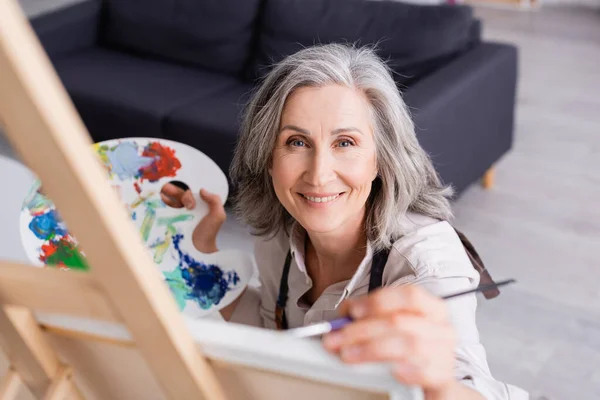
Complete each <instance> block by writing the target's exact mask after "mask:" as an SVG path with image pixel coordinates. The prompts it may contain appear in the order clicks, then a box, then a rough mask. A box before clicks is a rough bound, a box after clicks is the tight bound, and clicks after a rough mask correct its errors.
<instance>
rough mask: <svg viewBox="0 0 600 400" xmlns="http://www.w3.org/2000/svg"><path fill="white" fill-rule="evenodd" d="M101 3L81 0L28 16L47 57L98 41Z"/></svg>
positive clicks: (81, 48) (56, 55) (59, 54)
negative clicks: (44, 12)
mask: <svg viewBox="0 0 600 400" xmlns="http://www.w3.org/2000/svg"><path fill="white" fill-rule="evenodd" d="M101 8H102V4H101V2H100V0H84V1H81V2H78V3H75V4H73V5H70V6H67V7H61V8H59V9H57V10H54V11H51V12H49V13H46V14H42V15H38V16H36V17H34V18H32V19H31V20H30V23H31V26H32V28H33V29H34V31H35V33H36V34H37V36H38V39H39V40H40V42H41V44H42V46H43V47H44V49H45V50H46V53H48V56H49V57H50V58H51V59H54V58H58V57H60V56H63V55H66V54H69V53H73V52H77V51H80V50H83V49H85V48H88V47H93V46H94V45H95V44H96V43H97V41H98V29H99V25H100V24H99V22H100V12H101Z"/></svg>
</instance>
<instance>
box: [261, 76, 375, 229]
mask: <svg viewBox="0 0 600 400" xmlns="http://www.w3.org/2000/svg"><path fill="white" fill-rule="evenodd" d="M269 172H270V174H271V177H272V179H273V186H274V188H275V193H276V194H277V197H278V198H279V201H280V202H281V203H282V204H283V206H284V207H285V208H286V210H287V211H288V212H289V213H290V214H291V215H292V216H293V217H294V218H295V219H296V220H297V221H298V222H299V223H300V224H301V225H302V226H303V227H304V229H306V230H307V231H308V232H314V233H328V232H334V231H336V230H343V229H344V227H346V226H348V227H350V226H351V225H352V226H353V224H355V223H360V222H362V219H363V216H364V212H365V204H366V201H367V199H368V197H369V193H370V191H371V183H372V181H373V180H374V179H375V177H376V176H377V161H376V152H375V141H374V138H373V129H372V126H371V117H370V113H369V105H368V103H367V99H366V98H365V96H364V95H363V94H362V92H359V91H356V90H354V89H350V88H347V87H344V86H338V85H328V86H324V87H319V88H301V89H298V90H296V91H294V92H293V93H292V94H291V95H290V96H289V97H288V99H287V101H286V103H285V106H284V110H283V114H282V116H281V125H280V126H279V135H278V137H277V141H276V144H275V148H274V150H273V163H272V166H271V169H270V170H269Z"/></svg>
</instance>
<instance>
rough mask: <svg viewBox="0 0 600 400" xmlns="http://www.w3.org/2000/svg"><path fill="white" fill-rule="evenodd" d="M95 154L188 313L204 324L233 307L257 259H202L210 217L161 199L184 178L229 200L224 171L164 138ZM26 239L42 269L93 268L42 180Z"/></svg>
mask: <svg viewBox="0 0 600 400" xmlns="http://www.w3.org/2000/svg"><path fill="white" fill-rule="evenodd" d="M93 151H94V153H95V154H96V155H97V157H98V160H99V162H100V164H101V165H102V167H103V168H104V169H105V171H106V175H107V177H108V180H109V183H110V185H111V187H112V188H113V190H114V191H115V193H116V194H117V196H118V197H119V199H120V200H121V202H122V204H123V206H124V207H125V209H126V212H127V215H129V216H130V219H131V221H132V223H133V224H134V226H135V227H136V229H137V232H138V234H139V235H140V238H141V240H142V242H143V243H144V244H145V246H146V248H147V249H148V251H149V253H150V255H151V257H152V259H153V261H154V264H155V265H156V267H157V268H158V269H159V270H160V271H161V273H162V274H163V276H164V278H165V281H166V283H167V284H168V286H169V288H170V290H171V292H172V293H173V295H174V297H175V299H176V300H177V303H178V305H179V307H180V309H181V310H182V311H183V312H184V313H186V314H187V315H189V316H192V317H195V318H197V317H202V316H204V315H208V314H210V313H212V312H213V311H214V310H215V309H219V308H222V307H224V306H226V305H227V304H229V303H230V302H231V301H233V299H234V298H235V293H236V292H232V291H233V290H238V289H240V288H241V287H243V286H244V285H246V284H247V282H248V280H249V279H250V276H251V274H252V260H251V259H249V258H248V257H247V256H246V255H240V254H238V253H241V252H237V253H236V252H235V251H225V252H219V253H218V254H215V255H212V254H211V255H206V254H202V253H199V252H197V250H196V249H195V248H194V247H193V243H192V241H191V237H192V231H193V229H194V226H195V225H196V224H197V221H198V220H199V218H202V217H203V216H204V215H206V214H205V213H206V210H205V209H204V208H202V207H198V208H197V209H194V210H187V209H185V208H181V209H177V208H172V207H168V206H167V205H166V204H165V203H164V202H163V201H162V198H161V196H160V191H161V188H162V187H163V185H164V184H165V183H167V182H169V181H171V180H173V178H176V179H177V180H179V181H181V182H186V183H188V184H189V185H190V187H194V188H199V187H204V188H206V189H207V190H209V191H212V192H213V193H217V194H219V196H220V197H221V198H222V199H226V198H227V194H228V185H227V178H226V176H225V174H223V172H222V171H221V170H220V169H219V168H218V166H217V165H216V164H215V163H214V162H213V161H212V160H210V158H208V157H206V156H205V155H204V154H202V153H201V152H199V151H197V150H195V149H193V148H191V147H189V146H186V145H183V144H181V143H177V142H173V141H169V140H161V139H151V138H126V139H115V140H109V141H106V142H101V143H97V144H95V145H94V146H93ZM184 165H185V167H184ZM21 237H22V240H23V244H24V246H25V249H26V251H27V254H28V256H29V258H30V259H31V260H32V262H34V263H35V264H37V265H41V266H46V267H53V268H60V269H64V270H69V269H76V270H84V271H85V270H88V269H89V264H88V263H87V261H86V257H85V252H84V251H83V250H82V249H81V247H80V245H79V244H78V242H77V240H76V238H75V237H74V236H73V235H71V234H70V232H69V229H68V227H67V226H66V224H65V223H64V221H63V220H62V219H61V217H60V215H59V212H58V210H57V209H56V208H55V206H54V203H53V202H52V201H51V200H50V199H49V198H48V197H46V195H45V194H44V193H43V192H42V191H41V182H39V181H36V182H35V183H34V185H33V186H32V188H31V190H30V191H29V193H28V194H27V196H26V198H25V200H24V201H23V206H22V210H21ZM184 237H185V239H184ZM186 305H187V307H186Z"/></svg>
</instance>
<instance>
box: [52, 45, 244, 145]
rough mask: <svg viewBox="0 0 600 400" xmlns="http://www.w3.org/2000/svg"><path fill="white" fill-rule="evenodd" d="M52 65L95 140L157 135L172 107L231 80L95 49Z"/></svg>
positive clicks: (224, 85)
mask: <svg viewBox="0 0 600 400" xmlns="http://www.w3.org/2000/svg"><path fill="white" fill-rule="evenodd" d="M55 68H56V70H57V72H58V74H59V76H60V78H61V80H62V82H63V84H64V86H65V88H66V89H67V91H68V93H69V95H70V96H71V98H72V100H73V102H74V104H75V106H76V107H77V110H78V111H79V114H80V115H81V117H82V119H83V122H84V123H85V124H86V126H87V127H88V129H89V130H90V133H91V135H92V137H93V139H94V140H95V141H100V140H106V139H113V138H119V137H130V136H131V137H134V136H137V137H140V136H142V137H144V136H147V137H161V136H162V133H161V129H162V127H161V125H162V122H163V118H164V117H165V116H166V115H167V114H168V113H169V112H170V111H171V110H173V109H175V108H176V107H178V106H180V105H182V104H185V103H188V102H190V101H193V100H194V99H196V98H199V97H203V96H210V95H211V94H213V93H216V92H219V91H221V90H224V89H227V88H229V87H231V86H233V85H235V83H236V79H235V78H232V77H230V76H228V75H220V74H216V73H212V72H208V71H202V70H198V69H193V68H188V67H182V66H177V65H173V64H166V63H162V62H159V61H154V60H146V59H143V58H138V57H132V56H130V55H126V54H123V53H118V52H115V51H111V50H106V49H100V48H96V49H91V50H86V51H83V52H80V53H78V54H76V55H72V56H68V57H65V58H61V59H58V60H55Z"/></svg>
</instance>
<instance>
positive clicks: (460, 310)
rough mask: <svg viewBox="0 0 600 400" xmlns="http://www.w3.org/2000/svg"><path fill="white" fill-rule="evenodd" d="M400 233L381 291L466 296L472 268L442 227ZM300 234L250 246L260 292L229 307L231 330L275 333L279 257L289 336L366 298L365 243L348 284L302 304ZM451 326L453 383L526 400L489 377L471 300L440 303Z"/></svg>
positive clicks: (412, 226)
mask: <svg viewBox="0 0 600 400" xmlns="http://www.w3.org/2000/svg"><path fill="white" fill-rule="evenodd" d="M403 222H404V223H405V231H406V232H407V234H406V235H404V236H403V237H402V238H400V239H399V240H397V241H396V242H395V243H394V244H393V247H392V249H391V250H390V253H389V257H388V261H387V263H386V265H385V267H384V272H383V281H382V283H383V286H390V287H396V286H402V285H407V284H418V285H421V286H422V287H424V288H425V289H427V290H428V291H430V292H431V293H433V294H434V295H437V296H443V295H446V294H450V293H454V292H458V291H461V290H466V289H470V288H474V287H476V286H477V285H478V284H479V274H478V272H477V271H476V270H475V269H474V268H473V266H472V264H471V262H470V260H469V258H468V256H467V254H466V252H465V250H464V248H463V246H462V243H461V241H460V239H459V237H458V235H457V234H456V232H455V231H454V229H453V228H452V226H451V225H450V224H449V223H448V222H445V221H438V220H435V219H432V218H429V217H425V216H422V215H418V214H411V213H409V214H408V215H406V216H405V217H404V220H403ZM305 238H306V234H305V232H304V230H303V229H302V228H301V227H300V226H299V225H297V224H296V225H295V226H294V228H293V229H292V232H291V235H290V236H288V235H287V234H286V233H285V232H283V231H281V232H280V233H279V234H278V235H276V236H275V237H274V238H272V239H269V240H265V239H258V240H257V242H256V245H255V258H256V263H257V266H258V269H259V279H260V283H261V286H260V288H258V289H257V288H248V290H246V292H245V293H244V294H243V295H242V298H241V300H240V303H239V304H238V306H237V307H236V309H235V311H234V313H233V316H232V318H231V321H232V322H238V323H245V324H250V325H254V326H260V327H265V328H269V329H276V326H275V303H276V301H277V295H278V293H279V284H280V280H281V274H282V270H283V265H284V262H285V258H286V255H287V253H288V251H289V250H291V252H292V262H291V265H290V272H289V277H288V282H289V283H288V285H289V292H288V301H287V304H286V309H285V312H286V316H287V320H288V324H289V327H290V328H295V327H299V326H305V325H308V324H312V323H316V322H322V321H325V320H331V319H334V318H336V317H338V314H337V311H336V309H337V307H338V305H339V304H340V303H341V302H342V301H343V300H344V299H346V298H348V297H357V296H362V295H365V294H367V293H368V287H369V277H370V270H371V261H372V257H373V251H372V248H371V245H370V244H369V243H367V251H366V255H365V257H364V259H363V260H362V262H361V263H360V265H359V266H358V269H357V270H356V272H355V274H354V275H353V277H352V278H351V279H350V280H349V281H344V282H338V283H335V284H333V285H331V286H329V287H328V288H326V289H325V291H324V292H323V293H322V294H321V296H320V297H319V298H318V299H317V301H315V302H314V304H312V306H310V305H308V304H307V303H305V302H303V301H302V297H303V296H304V294H305V293H306V292H307V291H308V290H309V289H310V288H311V287H312V280H311V278H310V277H309V275H308V273H307V271H306V265H305V263H304V241H305ZM447 305H448V308H449V313H450V318H451V322H452V323H453V325H454V329H455V331H456V333H457V337H458V346H457V348H456V365H455V376H456V379H458V380H459V381H461V382H462V383H464V384H465V385H467V386H469V387H471V388H473V389H475V390H477V391H479V392H480V393H481V394H482V395H483V396H484V397H485V398H486V399H494V400H495V399H498V400H500V399H502V400H504V399H519V400H520V399H528V398H529V396H528V394H527V393H526V392H524V391H523V390H521V389H519V388H517V387H514V386H511V385H507V384H504V383H502V382H499V381H497V380H495V379H494V378H493V377H492V375H491V373H490V370H489V367H488V364H487V360H486V353H485V349H484V348H483V346H482V345H481V343H480V340H479V332H478V330H477V326H476V324H475V313H476V308H477V297H476V296H475V295H474V294H473V295H466V296H462V297H459V298H456V299H451V300H448V301H447Z"/></svg>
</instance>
